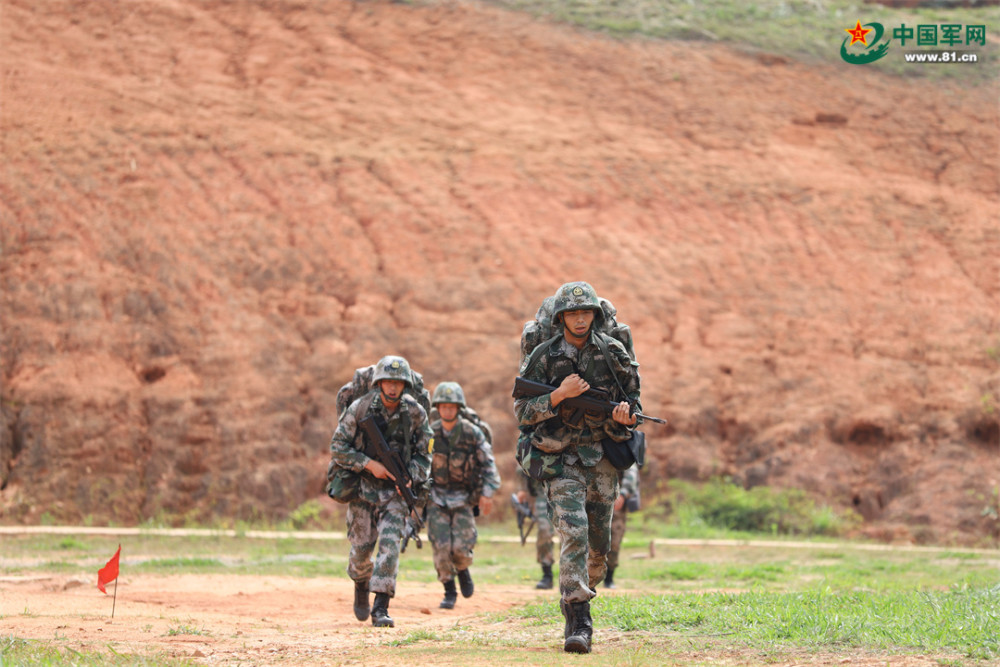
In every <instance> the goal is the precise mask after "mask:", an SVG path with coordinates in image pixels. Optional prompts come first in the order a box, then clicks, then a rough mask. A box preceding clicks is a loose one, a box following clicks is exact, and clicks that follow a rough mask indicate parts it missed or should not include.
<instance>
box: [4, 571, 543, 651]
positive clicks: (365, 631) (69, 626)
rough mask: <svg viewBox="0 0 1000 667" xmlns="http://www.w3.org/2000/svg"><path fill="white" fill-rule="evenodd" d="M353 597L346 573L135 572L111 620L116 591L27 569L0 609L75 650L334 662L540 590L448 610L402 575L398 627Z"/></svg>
mask: <svg viewBox="0 0 1000 667" xmlns="http://www.w3.org/2000/svg"><path fill="white" fill-rule="evenodd" d="M108 592H109V593H112V592H113V585H112V587H109V588H108ZM352 596H353V587H352V585H351V583H350V582H349V581H348V580H347V579H346V578H344V579H331V578H322V577H321V578H315V579H303V578H298V577H273V576H248V575H178V576H162V575H147V574H143V575H130V576H123V577H122V578H121V580H120V581H119V583H118V593H117V600H116V601H115V602H114V607H115V608H114V618H112V617H111V612H112V603H113V600H112V597H111V596H110V595H108V596H107V597H106V596H104V595H102V594H100V592H99V591H97V589H96V587H95V586H94V582H93V581H83V580H82V579H81V578H78V577H72V576H61V575H48V576H47V575H37V576H31V575H28V576H21V577H3V578H0V617H2V618H3V625H4V634H9V635H13V636H15V637H21V638H34V639H41V640H45V639H55V640H58V641H57V642H56V645H58V646H61V647H69V648H73V649H75V650H78V651H96V652H107V651H108V649H109V648H112V647H113V649H114V650H115V651H116V652H118V653H137V654H144V653H146V652H147V651H150V650H151V649H152V650H159V651H162V652H164V653H166V654H167V655H169V656H172V657H178V658H185V657H186V658H193V659H196V660H198V661H199V662H208V663H220V662H225V663H234V664H236V663H244V664H245V663H247V662H249V663H251V664H270V663H273V662H278V661H281V662H283V663H285V664H288V663H291V664H330V663H331V662H333V663H341V662H342V661H343V660H346V659H348V658H350V657H351V656H357V655H358V654H359V652H360V651H362V650H363V649H364V647H365V646H367V645H375V644H380V643H382V642H383V641H384V639H385V638H386V637H392V638H394V639H402V638H404V637H406V636H407V635H409V634H410V633H412V632H414V631H415V630H428V631H433V630H435V629H440V628H444V627H448V626H454V625H455V624H456V623H458V624H464V623H466V622H469V621H471V620H472V619H473V618H474V617H475V616H476V615H477V614H480V613H482V612H487V611H503V610H505V609H509V608H511V607H513V606H515V605H519V604H523V603H525V602H529V601H532V600H535V599H537V598H539V597H540V593H539V592H538V591H535V590H534V589H531V588H529V587H526V586H523V585H521V586H501V587H497V586H483V585H480V586H479V587H478V588H477V590H476V593H475V595H474V596H473V597H472V598H469V599H461V598H460V599H459V602H458V605H457V606H456V608H455V609H454V610H451V611H445V610H441V609H439V608H438V603H439V602H440V599H441V591H440V588H439V586H438V585H437V584H433V585H432V584H426V583H410V582H406V583H405V584H403V583H402V582H401V589H400V591H399V593H398V595H397V597H396V598H395V599H394V600H393V602H392V605H391V607H390V611H391V615H392V616H393V618H394V619H395V621H396V627H395V628H392V629H379V630H375V628H373V627H372V626H371V624H370V623H368V622H365V623H361V622H359V621H357V620H356V619H355V618H354V616H353V614H352V612H351V603H352V599H353V597H352ZM366 664H370V663H367V662H366Z"/></svg>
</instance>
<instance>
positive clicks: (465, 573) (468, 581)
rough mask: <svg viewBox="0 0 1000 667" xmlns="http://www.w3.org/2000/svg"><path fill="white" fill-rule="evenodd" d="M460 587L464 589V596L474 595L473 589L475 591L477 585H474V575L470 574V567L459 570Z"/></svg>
mask: <svg viewBox="0 0 1000 667" xmlns="http://www.w3.org/2000/svg"><path fill="white" fill-rule="evenodd" d="M458 587H459V588H460V589H461V590H462V597H463V598H471V597H472V591H474V590H475V589H476V587H475V586H473V585H472V575H471V574H469V570H468V569H465V570H459V571H458Z"/></svg>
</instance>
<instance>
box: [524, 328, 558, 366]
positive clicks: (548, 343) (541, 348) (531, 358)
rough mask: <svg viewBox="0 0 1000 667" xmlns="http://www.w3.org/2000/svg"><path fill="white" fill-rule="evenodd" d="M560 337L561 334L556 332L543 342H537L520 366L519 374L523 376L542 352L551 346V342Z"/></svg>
mask: <svg viewBox="0 0 1000 667" xmlns="http://www.w3.org/2000/svg"><path fill="white" fill-rule="evenodd" d="M561 337H562V334H561V333H558V334H556V335H555V336H553V337H552V338H550V339H548V340H547V341H545V342H544V343H539V344H538V345H537V346H536V347H535V349H534V350H532V351H531V355H530V356H529V357H528V360H527V361H526V362H525V363H524V366H523V367H522V368H521V376H522V377H523V376H525V375H527V374H528V371H529V370H531V369H532V367H534V365H535V364H536V363H538V360H539V359H540V358H541V356H542V353H544V352H545V351H546V350H547V349H549V348H550V347H552V344H553V343H555V342H556V341H557V340H559V338H561Z"/></svg>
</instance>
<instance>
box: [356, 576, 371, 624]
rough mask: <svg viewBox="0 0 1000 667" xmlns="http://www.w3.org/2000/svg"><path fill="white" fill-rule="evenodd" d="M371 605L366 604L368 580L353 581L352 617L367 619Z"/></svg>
mask: <svg viewBox="0 0 1000 667" xmlns="http://www.w3.org/2000/svg"><path fill="white" fill-rule="evenodd" d="M369 613H371V607H370V606H369V604H368V580H367V579H366V580H365V581H355V582H354V617H355V618H356V619H358V620H359V621H367V620H368V614H369Z"/></svg>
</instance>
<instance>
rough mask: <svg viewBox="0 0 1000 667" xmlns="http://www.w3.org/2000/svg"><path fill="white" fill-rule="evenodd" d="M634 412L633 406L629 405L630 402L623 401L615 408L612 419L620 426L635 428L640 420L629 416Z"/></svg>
mask: <svg viewBox="0 0 1000 667" xmlns="http://www.w3.org/2000/svg"><path fill="white" fill-rule="evenodd" d="M631 411H632V406H630V405H629V404H628V401H622V402H621V403H619V404H618V405H616V406H615V409H614V411H613V412H612V413H611V418H612V419H614V420H615V421H616V422H618V423H619V424H624V425H625V426H634V425H635V423H636V422H637V421H639V418H638V417H636V416H635V415H632V414H629V413H630V412H631Z"/></svg>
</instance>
